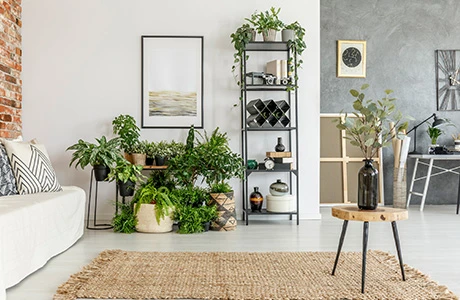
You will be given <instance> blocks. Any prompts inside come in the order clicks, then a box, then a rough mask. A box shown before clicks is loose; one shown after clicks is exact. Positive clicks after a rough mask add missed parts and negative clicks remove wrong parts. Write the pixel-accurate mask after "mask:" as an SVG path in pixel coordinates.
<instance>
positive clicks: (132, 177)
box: [108, 157, 145, 197]
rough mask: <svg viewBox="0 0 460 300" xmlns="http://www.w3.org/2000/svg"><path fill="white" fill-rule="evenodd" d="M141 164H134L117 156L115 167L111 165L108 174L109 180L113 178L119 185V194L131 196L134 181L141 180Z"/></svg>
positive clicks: (142, 176)
mask: <svg viewBox="0 0 460 300" xmlns="http://www.w3.org/2000/svg"><path fill="white" fill-rule="evenodd" d="M142 168H143V167H142V165H134V164H132V163H130V162H129V161H128V160H126V159H125V158H122V157H120V158H118V159H117V163H116V165H115V167H112V168H111V170H110V173H109V175H108V178H109V180H115V181H116V182H117V184H118V187H119V192H120V196H122V197H126V196H132V195H133V194H134V189H135V186H136V182H140V181H142V180H143V179H144V178H145V176H144V175H142Z"/></svg>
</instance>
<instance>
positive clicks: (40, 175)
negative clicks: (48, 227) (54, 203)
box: [4, 141, 62, 194]
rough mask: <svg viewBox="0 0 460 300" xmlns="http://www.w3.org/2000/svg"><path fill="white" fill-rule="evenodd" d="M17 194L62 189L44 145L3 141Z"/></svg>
mask: <svg viewBox="0 0 460 300" xmlns="http://www.w3.org/2000/svg"><path fill="white" fill-rule="evenodd" d="M4 145H5V148H6V152H7V153H8V156H9V158H10V163H11V167H12V169H13V174H14V177H15V178H16V187H17V190H18V192H19V194H34V193H40V192H59V191H61V190H62V188H61V185H60V184H59V182H58V180H57V177H56V172H55V171H54V169H53V166H52V165H51V162H50V160H49V158H48V153H47V152H46V149H45V146H43V145H41V144H30V143H18V142H11V141H4Z"/></svg>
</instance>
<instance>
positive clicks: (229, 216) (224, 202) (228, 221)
mask: <svg viewBox="0 0 460 300" xmlns="http://www.w3.org/2000/svg"><path fill="white" fill-rule="evenodd" d="M209 195H210V196H211V204H215V205H217V213H218V214H219V216H218V218H217V219H216V220H214V221H213V222H212V223H211V230H215V231H231V230H235V229H236V223H237V222H236V212H235V199H234V197H233V195H234V193H233V192H230V193H210V194H209Z"/></svg>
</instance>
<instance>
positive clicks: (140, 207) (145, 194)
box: [133, 181, 174, 233]
mask: <svg viewBox="0 0 460 300" xmlns="http://www.w3.org/2000/svg"><path fill="white" fill-rule="evenodd" d="M133 201H134V202H135V206H134V214H135V215H136V217H137V221H138V222H137V225H136V230H137V231H139V232H155V233H159V232H169V231H172V225H173V220H172V218H171V217H172V215H173V211H174V210H173V209H174V202H173V201H174V195H173V194H172V193H171V192H170V190H169V189H168V188H167V187H165V186H162V187H159V188H156V187H155V186H154V184H153V183H152V182H151V181H148V182H147V183H145V184H142V185H141V187H140V188H139V189H138V190H137V191H136V194H135V195H134V199H133Z"/></svg>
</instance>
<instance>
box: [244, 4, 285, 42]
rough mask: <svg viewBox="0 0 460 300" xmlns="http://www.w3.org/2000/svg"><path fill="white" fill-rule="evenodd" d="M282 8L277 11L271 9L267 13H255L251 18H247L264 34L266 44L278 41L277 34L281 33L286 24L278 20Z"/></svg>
mask: <svg viewBox="0 0 460 300" xmlns="http://www.w3.org/2000/svg"><path fill="white" fill-rule="evenodd" d="M280 10H281V8H278V9H275V8H274V7H271V8H270V10H267V11H265V12H255V13H253V14H252V15H251V17H250V18H246V19H245V20H246V21H249V22H250V23H251V24H252V25H253V26H254V27H255V29H256V30H257V32H258V33H262V36H263V38H264V41H265V42H272V41H275V40H276V32H277V31H280V30H281V29H282V28H283V26H284V24H283V22H282V21H281V20H280V19H279V18H278V14H279V12H280Z"/></svg>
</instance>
